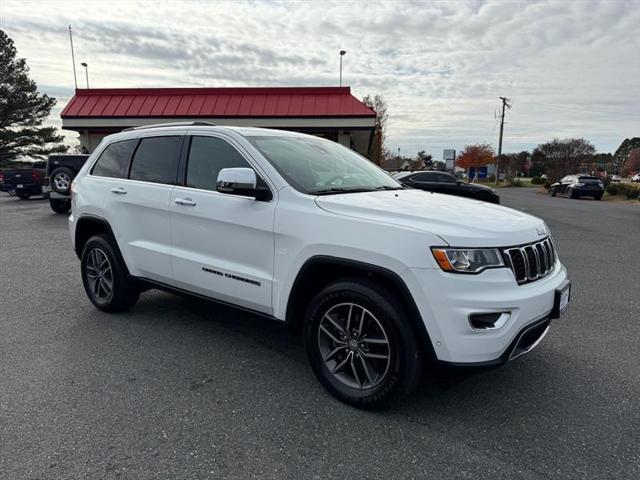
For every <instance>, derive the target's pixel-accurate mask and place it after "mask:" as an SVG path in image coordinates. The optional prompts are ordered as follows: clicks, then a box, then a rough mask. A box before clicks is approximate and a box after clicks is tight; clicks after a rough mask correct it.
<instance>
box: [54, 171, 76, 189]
mask: <svg viewBox="0 0 640 480" xmlns="http://www.w3.org/2000/svg"><path fill="white" fill-rule="evenodd" d="M74 176H75V173H74V171H73V170H71V169H70V168H67V167H59V168H56V169H55V170H54V171H53V172H51V177H49V184H50V185H51V188H52V189H53V190H54V191H56V192H58V193H59V194H61V195H68V194H69V191H70V190H71V181H72V180H73V177H74Z"/></svg>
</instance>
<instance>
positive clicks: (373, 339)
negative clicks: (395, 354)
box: [318, 303, 391, 390]
mask: <svg viewBox="0 0 640 480" xmlns="http://www.w3.org/2000/svg"><path fill="white" fill-rule="evenodd" d="M318 348H319V350H320V355H321V356H322V361H323V362H324V365H325V366H326V367H327V369H328V370H329V372H331V373H332V374H333V376H334V377H335V378H336V379H337V380H339V381H340V382H341V383H343V384H345V385H347V386H349V387H351V388H356V389H358V390H365V389H369V388H373V387H376V386H377V385H379V384H380V383H381V382H382V381H383V379H384V378H385V376H386V374H387V372H388V371H389V367H390V365H391V343H390V342H389V337H388V336H387V333H386V332H385V330H384V328H383V326H382V324H381V323H380V322H379V321H378V319H377V318H376V317H375V315H373V313H371V312H370V311H369V310H367V309H366V308H364V307H363V306H361V305H358V304H356V303H340V304H338V305H334V306H333V307H331V308H330V309H329V310H328V311H327V312H326V313H325V314H324V316H323V317H322V319H321V320H320V324H319V328H318Z"/></svg>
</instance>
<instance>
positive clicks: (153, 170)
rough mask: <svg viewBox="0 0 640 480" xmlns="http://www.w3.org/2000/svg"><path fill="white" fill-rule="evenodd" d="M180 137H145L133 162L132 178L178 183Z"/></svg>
mask: <svg viewBox="0 0 640 480" xmlns="http://www.w3.org/2000/svg"><path fill="white" fill-rule="evenodd" d="M179 145H180V137H149V138H143V139H142V140H141V141H140V145H139V146H138V149H137V150H136V153H135V155H134V156H133V160H132V163H131V173H130V174H129V178H130V179H131V180H143V181H145V182H154V183H168V184H173V183H176V177H177V175H178V158H179V157H178V146H179Z"/></svg>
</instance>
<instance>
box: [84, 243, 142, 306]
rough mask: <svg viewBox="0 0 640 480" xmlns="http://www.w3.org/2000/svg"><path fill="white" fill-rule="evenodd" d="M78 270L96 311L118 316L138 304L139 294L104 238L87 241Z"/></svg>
mask: <svg viewBox="0 0 640 480" xmlns="http://www.w3.org/2000/svg"><path fill="white" fill-rule="evenodd" d="M80 268H81V270H82V283H83V285H84V289H85V292H86V293H87V296H88V297H89V300H91V303H93V304H94V305H95V306H96V308H98V309H100V310H103V311H105V312H119V311H122V310H126V309H128V308H130V307H131V306H133V305H134V304H135V303H136V302H137V301H138V297H139V296H140V290H139V289H138V288H137V286H136V285H135V283H134V282H133V281H132V280H131V279H130V278H129V277H128V275H127V270H126V267H125V264H124V261H123V260H122V258H121V257H120V255H119V253H118V252H117V251H116V248H115V247H114V246H113V245H112V243H111V239H110V238H109V237H108V236H107V235H96V236H94V237H91V238H90V239H89V240H88V241H87V243H86V244H85V246H84V249H83V251H82V259H81V263H80Z"/></svg>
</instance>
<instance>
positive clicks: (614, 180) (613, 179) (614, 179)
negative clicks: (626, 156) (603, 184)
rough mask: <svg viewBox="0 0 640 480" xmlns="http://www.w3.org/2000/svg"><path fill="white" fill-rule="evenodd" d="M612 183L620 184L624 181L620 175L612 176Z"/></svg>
mask: <svg viewBox="0 0 640 480" xmlns="http://www.w3.org/2000/svg"><path fill="white" fill-rule="evenodd" d="M611 181H612V182H617V183H620V182H621V181H622V177H621V176H620V175H611Z"/></svg>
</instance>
